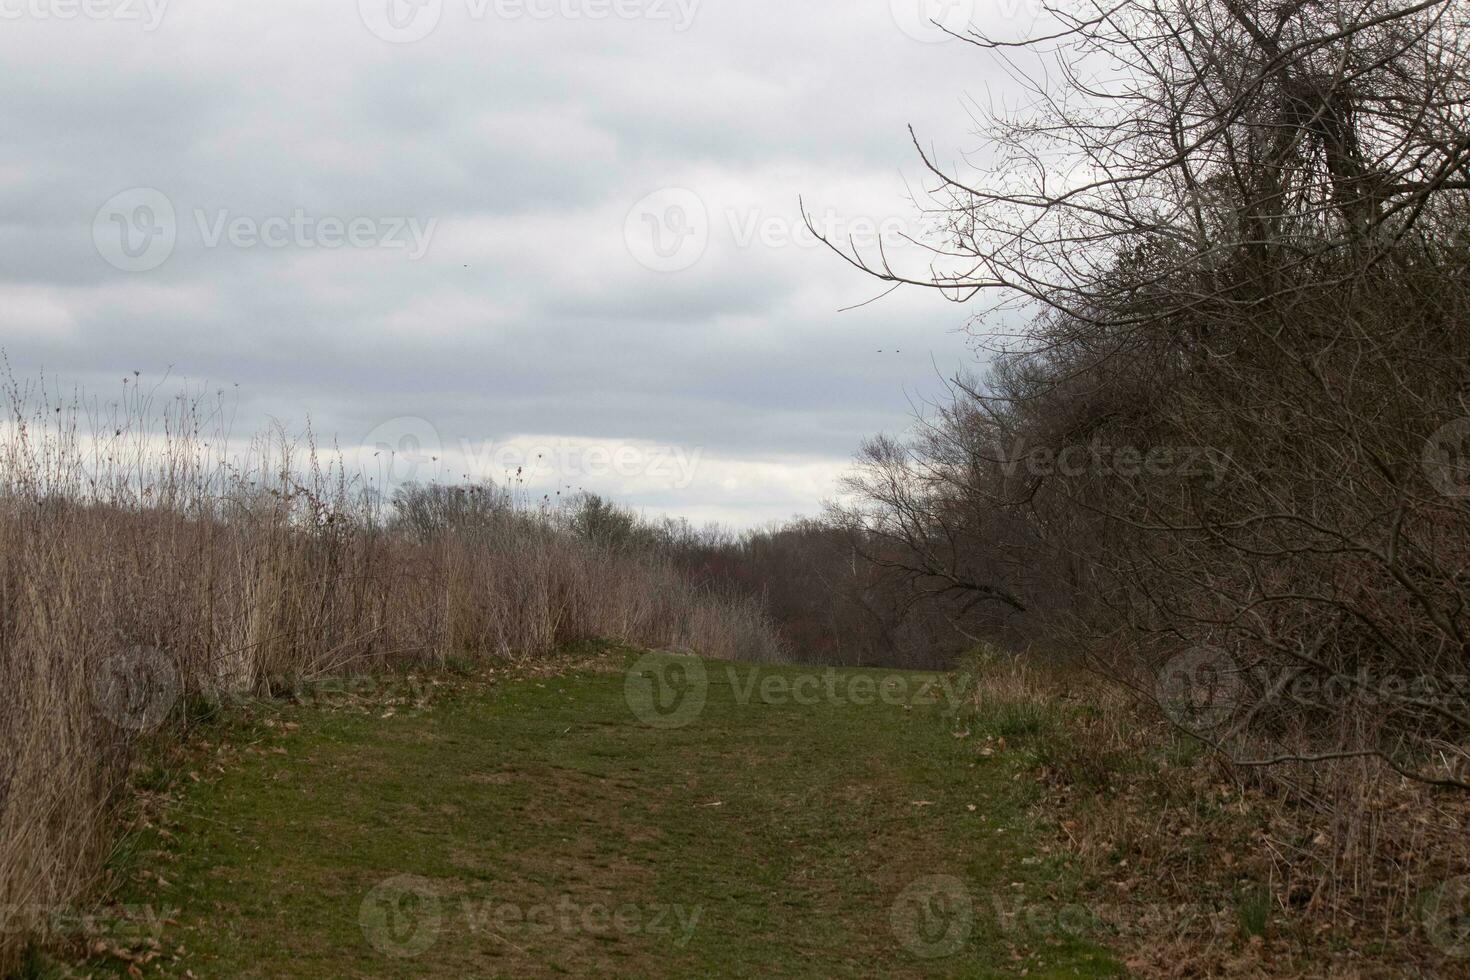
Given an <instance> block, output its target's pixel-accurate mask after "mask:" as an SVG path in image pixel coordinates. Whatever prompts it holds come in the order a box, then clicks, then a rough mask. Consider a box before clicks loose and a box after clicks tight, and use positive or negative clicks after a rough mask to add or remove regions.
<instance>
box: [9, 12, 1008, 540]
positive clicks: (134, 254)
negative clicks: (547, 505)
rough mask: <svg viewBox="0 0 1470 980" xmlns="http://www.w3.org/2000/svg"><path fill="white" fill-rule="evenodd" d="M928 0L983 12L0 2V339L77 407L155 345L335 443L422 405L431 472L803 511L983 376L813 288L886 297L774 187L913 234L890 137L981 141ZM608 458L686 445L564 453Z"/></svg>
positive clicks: (406, 428)
mask: <svg viewBox="0 0 1470 980" xmlns="http://www.w3.org/2000/svg"><path fill="white" fill-rule="evenodd" d="M931 6H932V8H933V9H932V10H926V8H927V7H931ZM925 13H928V14H929V16H940V17H950V18H955V17H959V18H964V17H969V16H971V15H976V14H978V13H980V12H978V11H977V10H976V8H974V7H973V6H971V5H968V4H967V3H965V2H964V0H956V2H951V3H945V2H942V0H934V2H933V3H932V4H931V3H928V0H893V2H892V3H889V2H887V0H879V2H873V3H865V4H852V3H850V2H842V0H804V2H803V3H800V4H793V3H790V2H788V0H361V2H359V0H324V2H321V3H301V2H299V0H250V2H243V0H242V2H236V0H211V2H210V3H208V4H205V3H195V2H187V0H173V2H172V3H166V2H165V0H0V52H3V57H4V61H5V63H6V64H7V65H8V66H9V67H10V72H9V76H10V77H9V81H8V93H7V94H8V98H7V106H8V108H9V112H8V113H7V126H6V128H5V131H4V132H3V133H0V201H3V207H0V215H3V218H0V317H3V319H0V346H3V347H4V348H5V350H6V352H7V354H8V356H9V359H10V361H11V363H12V365H13V366H14V369H15V370H16V372H17V373H18V374H23V375H29V374H32V373H34V372H37V371H39V370H41V369H44V370H45V371H46V372H47V373H48V375H50V376H51V377H52V378H53V379H54V383H56V384H60V385H63V386H71V385H81V386H84V387H85V388H86V390H87V391H88V392H90V393H91V394H94V395H102V396H106V395H107V394H108V393H109V392H111V391H114V390H116V389H117V387H118V385H119V383H120V381H121V378H122V377H123V376H124V375H130V374H131V372H132V371H134V370H137V371H141V372H143V375H144V377H145V378H150V377H151V378H158V377H160V376H162V375H163V374H164V372H165V371H166V370H170V369H171V371H172V374H173V376H175V377H178V378H187V379H190V380H191V381H193V382H196V383H198V384H202V385H207V386H217V387H221V388H226V389H228V390H230V391H231V392H232V393H233V392H235V391H236V390H238V392H239V394H238V396H236V395H234V394H232V396H231V397H232V398H234V397H238V399H239V406H238V418H239V420H240V422H239V424H240V425H243V426H246V427H249V426H251V425H255V424H264V423H265V421H266V420H267V419H268V418H278V419H282V420H285V421H286V422H287V423H288V424H290V425H299V424H304V423H305V421H306V419H307V418H308V416H309V417H310V418H311V420H312V423H313V425H314V426H315V428H316V430H317V431H318V432H321V433H325V434H327V435H329V436H333V437H335V438H336V439H337V440H338V441H339V442H340V443H341V444H342V445H343V446H346V447H358V446H362V445H365V444H366V445H373V444H376V443H377V442H378V441H380V440H382V439H384V438H387V439H389V442H390V443H392V442H393V441H394V440H397V439H399V438H400V437H402V436H403V435H404V433H409V434H410V435H411V434H412V433H411V430H414V428H415V427H416V426H420V425H421V423H426V424H427V425H428V426H429V427H430V432H431V435H429V436H426V437H425V438H428V439H432V440H434V441H435V442H436V444H437V445H438V446H439V447H440V448H441V449H442V451H443V460H442V461H436V462H435V465H436V466H438V465H440V462H443V464H444V466H445V467H446V468H447V469H446V471H445V472H443V473H440V474H438V475H443V476H448V477H455V476H458V475H461V474H455V473H452V472H448V471H447V470H452V469H456V468H458V469H462V470H465V471H471V470H473V471H474V472H473V473H472V475H477V476H496V475H497V474H496V473H494V472H490V471H492V470H494V469H495V468H496V467H497V466H498V465H499V463H500V462H501V461H502V460H503V459H510V458H514V453H515V452H516V451H518V450H517V448H516V447H522V448H525V447H537V446H540V447H547V446H551V447H560V448H558V449H557V453H559V454H560V455H559V456H557V458H558V459H559V460H561V461H563V462H565V461H567V460H575V461H576V462H575V463H574V464H573V465H574V466H575V467H580V469H579V470H577V471H576V472H569V473H562V474H559V476H560V477H564V478H565V479H564V480H563V481H561V482H564V483H568V484H571V483H575V484H576V485H580V486H585V487H586V488H587V489H591V490H597V491H600V492H603V493H607V494H610V495H613V496H617V497H620V498H622V499H626V500H629V501H630V502H632V503H633V504H635V505H636V506H639V507H642V508H644V509H646V510H648V511H650V512H669V513H674V514H682V515H686V516H690V517H692V518H695V519H700V520H703V519H718V520H723V521H727V522H732V523H736V524H742V525H748V524H753V523H758V522H761V521H764V520H768V519H771V518H778V517H784V516H789V515H791V514H793V513H797V512H811V511H813V510H815V509H816V507H817V506H818V504H819V502H820V500H821V498H822V497H824V496H827V495H830V494H831V493H832V491H833V489H834V487H833V480H834V478H835V476H836V475H837V474H838V473H839V472H840V471H841V470H842V468H843V467H844V465H845V461H846V459H847V458H848V456H849V455H850V453H851V451H852V450H853V448H854V447H855V446H856V444H857V442H858V441H859V440H860V439H861V438H863V437H864V436H866V435H869V434H872V433H874V432H877V431H879V430H885V429H886V430H893V429H897V428H901V427H902V426H904V425H905V423H906V419H907V417H908V415H909V413H910V411H911V409H912V401H913V399H915V398H916V397H917V398H922V397H923V394H924V393H925V392H928V391H932V390H934V388H935V387H936V385H937V382H938V379H939V376H940V375H942V374H944V373H949V372H952V371H954V370H956V369H962V368H965V367H968V366H973V364H974V361H973V358H972V357H971V355H970V353H969V352H968V350H967V348H966V345H965V343H964V340H963V337H962V336H961V335H960V334H959V333H958V332H957V328H959V327H960V326H962V325H963V322H964V313H965V311H964V310H963V309H961V308H958V307H956V306H954V305H952V304H949V303H946V302H944V301H943V300H942V299H941V298H940V297H938V296H937V295H934V294H931V293H920V292H915V293H913V294H907V293H902V292H901V293H899V294H896V295H894V296H892V297H889V298H888V299H886V300H884V301H882V302H879V303H876V304H873V305H869V306H864V307H862V308H861V309H858V310H854V311H851V312H847V313H840V312H838V311H839V310H840V309H842V308H843V307H848V306H851V305H853V304H855V303H860V302H862V301H864V300H866V299H869V298H870V297H872V296H874V295H875V294H876V293H877V292H879V288H878V285H877V284H876V283H874V282H872V281H870V280H867V279H866V278H865V277H863V276H862V275H861V274H859V273H857V272H856V271H854V270H852V269H851V268H849V267H847V266H846V265H845V264H844V263H842V262H841V261H840V260H838V259H837V258H836V257H835V256H833V255H832V254H831V253H830V252H827V251H826V250H825V249H823V248H822V247H820V246H819V245H817V244H816V243H815V242H813V241H811V240H810V238H809V236H808V235H807V234H806V231H805V228H804V226H803V224H802V221H801V209H800V207H799V205H798V199H799V198H801V199H802V200H804V202H805V205H806V208H807V211H808V212H809V213H811V214H812V215H813V217H814V219H815V220H816V221H817V222H818V224H820V225H821V226H822V227H823V228H824V229H826V230H828V231H830V232H831V233H832V234H833V235H834V236H836V237H840V238H842V239H847V238H849V237H851V238H852V239H853V240H854V241H856V242H858V243H859V244H861V245H867V246H871V247H876V245H877V244H878V243H880V242H881V243H882V244H883V245H885V247H890V248H894V249H896V250H898V251H900V252H902V251H903V250H904V248H905V245H904V243H903V239H904V237H905V236H906V235H911V234H915V233H917V232H919V231H921V230H922V228H921V222H920V221H919V214H918V211H917V209H916V208H915V206H914V204H913V203H912V201H911V200H910V194H911V193H912V192H913V191H914V190H916V189H921V188H922V185H923V180H922V174H921V172H920V170H919V168H918V167H917V160H916V159H915V155H914V153H913V149H912V147H911V146H910V145H909V143H908V135H907V132H906V127H907V126H909V125H913V126H914V127H915V129H916V130H917V131H918V132H919V133H920V134H921V138H923V139H925V141H926V143H932V144H933V145H934V146H937V147H940V148H945V149H946V150H948V148H955V149H956V150H958V149H962V148H967V147H968V148H974V147H973V146H972V144H973V142H974V140H973V138H972V137H971V136H970V135H969V133H970V130H971V129H972V121H971V119H970V117H969V115H968V113H967V111H966V108H965V106H964V104H963V102H962V97H963V96H964V95H965V94H967V93H968V94H971V95H975V94H979V93H983V91H984V90H985V89H986V87H987V85H988V84H989V82H990V81H992V79H987V73H989V74H995V73H994V72H993V70H992V69H990V68H988V67H987V65H986V64H985V62H984V59H983V56H981V55H980V53H979V52H977V51H976V50H975V49H973V48H969V47H967V46H965V45H963V44H961V43H959V42H957V41H953V40H949V41H945V40H943V38H942V35H938V34H937V32H935V31H934V30H933V28H932V26H930V25H928V24H927V23H926V20H925V16H924V15H925ZM985 16H988V17H990V18H992V20H996V19H998V21H999V23H998V24H997V25H996V26H998V27H1000V28H1001V29H1009V28H1011V27H1015V28H1017V29H1024V28H1025V27H1026V26H1027V17H1026V15H1025V13H1024V10H1022V9H1019V8H1011V9H1006V8H1005V6H1004V5H1002V6H1001V7H1000V8H993V9H991V10H990V12H989V13H988V14H985ZM415 38H417V39H415ZM994 80H995V81H1003V79H999V78H997V79H994ZM235 385H238V386H239V387H238V389H235V387H234V386H235ZM405 420H407V421H405ZM414 438H415V439H416V438H417V437H416V436H415V437H414ZM410 441H412V440H410ZM487 446H488V447H492V448H497V447H498V448H499V449H501V450H503V453H502V455H501V456H496V455H495V454H494V453H493V452H486V451H484V448H485V447H487ZM476 447H479V448H478V449H477V448H476ZM578 447H580V448H578ZM619 448H623V449H626V450H627V452H625V453H624V458H625V460H632V459H633V458H634V457H635V456H638V454H642V455H641V456H640V457H639V458H642V459H644V460H645V461H648V460H653V459H656V458H657V459H665V460H668V459H674V458H678V459H683V460H684V461H685V462H686V463H687V462H689V461H694V462H693V464H692V468H689V469H678V468H675V470H674V471H671V472H673V475H670V471H665V470H661V469H657V468H655V467H653V466H652V464H651V463H646V464H645V466H644V469H643V470H639V469H638V468H637V466H633V467H632V469H631V470H630V469H629V467H628V466H624V467H622V468H619V467H616V466H612V465H608V466H599V465H592V466H588V465H586V459H585V458H583V457H584V456H585V453H586V451H588V450H591V451H592V452H593V454H594V456H596V455H597V454H599V453H601V452H602V451H603V450H606V451H607V452H609V453H612V454H614V455H616V453H617V451H618V450H619ZM436 455H437V454H436ZM598 458H600V457H598ZM546 480H547V485H559V481H558V479H556V478H555V477H553V476H552V475H551V474H549V473H548V474H546Z"/></svg>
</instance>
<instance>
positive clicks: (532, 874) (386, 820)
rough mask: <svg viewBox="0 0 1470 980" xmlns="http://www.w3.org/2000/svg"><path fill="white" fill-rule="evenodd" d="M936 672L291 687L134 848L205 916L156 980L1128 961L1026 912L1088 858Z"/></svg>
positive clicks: (1014, 968)
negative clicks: (1012, 921) (331, 698)
mask: <svg viewBox="0 0 1470 980" xmlns="http://www.w3.org/2000/svg"><path fill="white" fill-rule="evenodd" d="M629 665H631V667H629ZM630 670H631V671H632V672H631V673H630ZM941 680H943V678H940V677H939V675H930V674H912V673H899V674H895V673H893V672H885V671H868V670H841V671H831V672H829V671H824V670H822V669H820V668H818V669H803V668H794V667H769V666H759V667H757V666H753V665H737V664H725V663H717V662H709V663H708V664H707V665H701V664H700V663H699V662H698V661H694V660H692V659H690V658H673V657H667V656H651V655H650V656H646V657H644V658H642V659H640V660H638V661H636V662H635V660H634V655H632V654H629V655H627V662H626V663H625V662H624V661H623V660H622V659H615V660H613V661H612V662H609V663H606V664H605V665H603V666H602V667H601V668H587V667H583V668H580V669H577V670H574V671H571V672H568V673H563V674H557V675H550V676H540V677H534V676H527V677H519V678H512V679H506V680H502V681H501V682H499V683H496V684H493V685H488V684H467V685H466V686H465V687H464V688H462V689H459V690H457V691H456V692H455V693H453V694H450V695H447V696H443V697H439V698H436V699H435V701H434V703H433V704H432V705H431V706H429V707H426V708H422V709H418V710H405V709H402V708H400V709H398V710H397V711H396V712H395V713H394V714H392V716H390V717H382V716H381V715H383V714H385V713H386V712H385V711H383V710H381V709H380V710H374V711H373V712H371V713H353V712H343V711H323V710H320V709H317V708H306V707H300V706H297V707H291V708H287V709H285V710H284V712H283V713H282V714H281V715H279V716H278V717H280V718H281V719H282V720H283V721H287V722H297V723H299V724H300V728H299V729H295V730H292V731H291V732H289V733H281V734H272V735H271V736H270V737H269V738H268V739H267V740H266V741H265V742H263V743H262V744H261V745H260V746H258V747H257V751H256V752H255V753H254V754H251V755H249V756H248V757H247V759H246V761H245V762H244V764H242V765H239V766H235V767H232V768H230V769H229V770H228V771H227V772H225V773H223V774H220V775H218V776H216V777H215V778H214V779H212V780H206V781H204V782H202V783H200V784H198V785H197V786H193V787H191V788H190V789H189V790H188V791H187V792H186V793H185V795H184V798H183V802H182V803H181V804H180V805H178V806H177V807H175V812H174V813H173V816H172V825H173V826H172V830H171V838H170V839H169V840H168V841H166V842H162V843H161V844H156V845H154V846H161V848H162V853H161V854H158V853H153V854H152V855H151V857H142V856H135V857H134V858H133V860H134V861H141V862H158V863H156V864H154V865H153V866H154V867H156V868H157V871H158V873H159V874H160V875H161V876H162V877H163V879H164V882H163V883H162V884H159V883H157V882H156V881H152V882H150V883H149V885H148V887H147V888H145V889H143V890H142V892H141V893H140V894H137V895H134V896H132V897H133V898H135V899H138V900H146V901H148V902H150V903H156V904H157V905H159V906H160V907H164V908H168V909H179V910H181V911H180V912H178V913H177V914H176V915H175V921H174V922H172V923H171V924H170V925H169V926H168V928H167V931H166V933H165V936H164V940H165V944H166V945H167V946H168V947H169V948H170V949H174V948H175V947H178V946H180V945H182V946H183V948H184V953H183V955H182V956H179V957H177V959H173V960H162V961H159V962H155V963H154V964H151V965H150V966H149V967H148V970H147V972H148V974H150V975H156V973H157V971H159V970H160V969H162V971H163V973H164V974H166V975H176V976H185V975H188V974H187V973H186V971H190V972H192V975H193V976H196V977H292V976H299V977H328V976H332V977H380V976H382V977H399V976H402V977H409V976H446V977H472V976H505V977H536V976H571V977H590V976H626V977H692V976H748V977H770V976H874V977H879V976H881V977H896V976H957V977H999V976H1020V975H1023V973H1022V971H1027V972H1026V974H1024V975H1029V976H1031V977H1038V976H1060V977H1072V976H1103V975H1114V974H1116V973H1118V972H1120V971H1118V969H1117V968H1116V967H1115V966H1114V965H1113V964H1112V961H1111V959H1110V958H1109V957H1108V956H1107V955H1106V954H1105V953H1103V952H1101V951H1100V950H1098V949H1097V948H1095V947H1093V946H1090V945H1088V944H1085V943H1081V942H1078V941H1075V940H1058V939H1054V938H1053V939H1051V940H1046V939H1045V938H1044V937H1042V938H1038V937H1035V936H1031V935H1027V934H1022V932H1021V931H1019V930H1018V929H1016V928H1015V927H1008V926H1006V925H1004V924H1003V916H1002V915H1001V912H1003V911H1004V910H1012V911H1014V910H1016V909H1018V908H1019V909H1029V910H1031V911H1029V912H1028V913H1027V916H1023V918H1026V917H1029V919H1031V920H1035V919H1036V918H1037V915H1036V913H1035V909H1036V908H1038V907H1039V908H1041V909H1042V910H1043V914H1042V917H1043V918H1044V915H1045V913H1044V910H1045V908H1046V905H1047V903H1049V902H1063V901H1065V892H1064V887H1063V884H1062V882H1063V880H1064V878H1065V875H1064V874H1063V873H1062V872H1061V870H1060V869H1059V868H1057V867H1055V866H1054V865H1053V864H1052V863H1051V861H1050V859H1047V860H1040V859H1038V858H1037V857H1034V856H1033V855H1032V851H1031V843H1032V842H1031V841H1030V840H1029V835H1028V832H1027V829H1026V827H1025V825H1024V821H1023V820H1022V819H1021V813H1022V801H1021V800H1019V799H1018V794H1019V793H1020V792H1022V790H1021V789H1020V787H1021V786H1022V785H1023V783H1022V782H1020V781H1017V780H1015V779H1014V778H1013V777H1014V776H1015V775H1016V770H1015V769H1014V768H1013V764H1012V763H1010V762H1008V761H1007V760H1006V759H1005V758H1004V755H1005V754H1004V753H1001V754H998V755H997V756H995V757H991V756H988V755H986V754H984V753H983V752H981V751H980V748H981V746H982V739H981V738H980V733H979V732H978V731H975V732H970V728H971V727H973V724H972V723H973V719H968V720H967V719H966V718H965V717H964V716H963V714H962V713H961V714H959V715H957V714H956V712H955V711H954V710H953V705H952V699H951V697H950V696H949V695H947V694H946V691H945V689H944V687H943V686H942V685H941V684H940V681H941ZM283 727H284V726H281V725H277V726H276V727H275V728H274V729H272V732H281V729H282V728H283ZM966 732H970V733H969V734H968V735H966V734H965V733H966ZM148 846H149V845H147V844H144V845H141V846H140V850H139V851H138V852H137V853H138V854H139V855H143V854H149V853H150V852H149V851H148Z"/></svg>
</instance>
